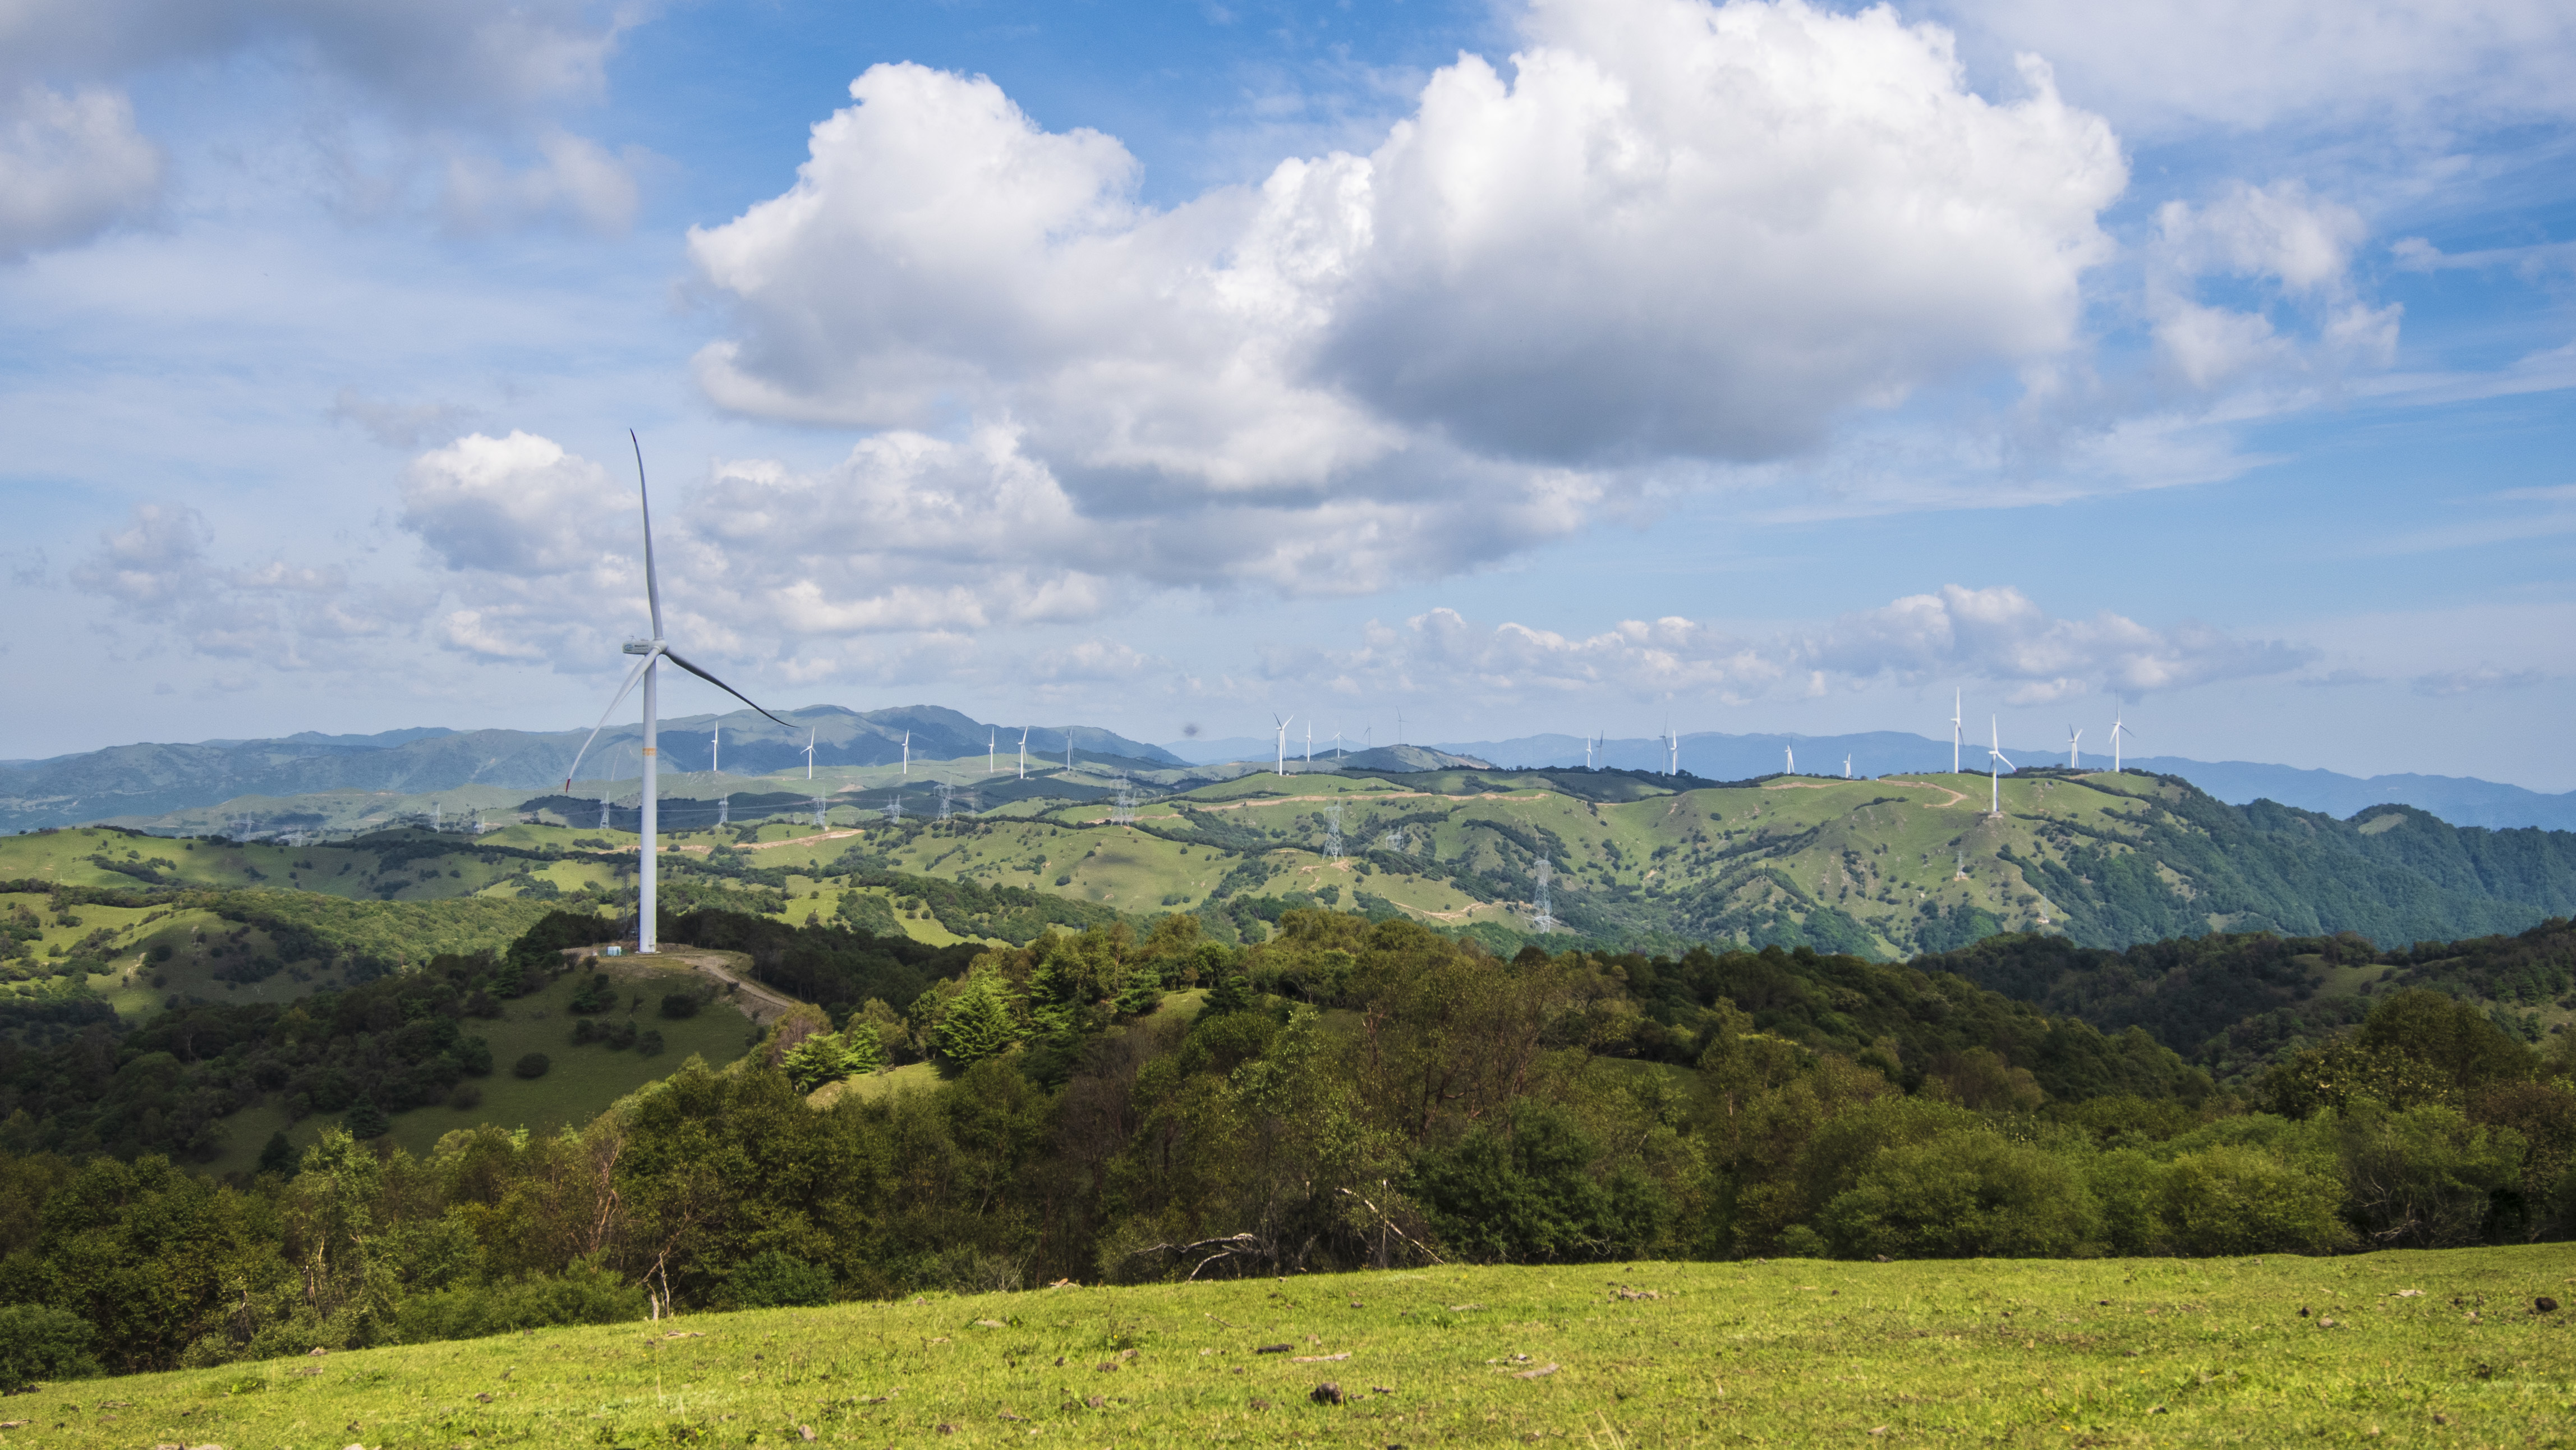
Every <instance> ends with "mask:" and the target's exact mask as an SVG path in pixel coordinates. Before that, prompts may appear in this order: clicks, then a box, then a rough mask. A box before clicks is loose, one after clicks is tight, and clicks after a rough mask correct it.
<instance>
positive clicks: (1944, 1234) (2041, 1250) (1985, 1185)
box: [1821, 1127, 2102, 1258]
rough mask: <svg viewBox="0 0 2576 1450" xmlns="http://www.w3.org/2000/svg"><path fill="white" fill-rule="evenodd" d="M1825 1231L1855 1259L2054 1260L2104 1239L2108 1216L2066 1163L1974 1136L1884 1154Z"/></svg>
mask: <svg viewBox="0 0 2576 1450" xmlns="http://www.w3.org/2000/svg"><path fill="white" fill-rule="evenodd" d="M1821 1227H1822V1228H1823V1230H1824V1233H1825V1237H1826V1238H1827V1239H1828V1240H1829V1241H1831V1242H1832V1244H1833V1246H1834V1249H1835V1251H1836V1252H1837V1253H1840V1254H1843V1255H1845V1256H1847V1257H1851V1258H1867V1257H1869V1256H1870V1255H1872V1254H1887V1255H1889V1256H1891V1257H1895V1258H1988V1257H1993V1258H2052V1257H2056V1256H2059V1255H2064V1254H2069V1253H2073V1252H2075V1251H2076V1250H2077V1249H2079V1248H2081V1247H2084V1246H2085V1245H2087V1244H2089V1243H2091V1242H2093V1241H2095V1240H2096V1239H2098V1238H2099V1237H2100V1235H2101V1231H2102V1210H2101V1206H2100V1205H2099V1204H2098V1203H2096V1202H2095V1200H2094V1198H2093V1193H2092V1190H2091V1189H2090V1188H2088V1187H2087V1186H2086V1185H2085V1183H2084V1180H2083V1178H2082V1176H2081V1175H2079V1174H2078V1173H2077V1172H2076V1171H2075V1168H2074V1166H2073V1165H2072V1164H2070V1163H2068V1162H2067V1161H2066V1160H2065V1159H2063V1158H2060V1157H2058V1156H2056V1155H2055V1154H2052V1153H2049V1152H2046V1151H2045V1150H2042V1149H2039V1148H2034V1147H2031V1146H2029V1145H2028V1144H2024V1143H2014V1142H2008V1141H2006V1140H2005V1139H2004V1138H2003V1137H2002V1136H2001V1135H2000V1134H1997V1133H1995V1132H1994V1131H1992V1130H1991V1129H1987V1128H1983V1127H1975V1128H1968V1129H1964V1130H1958V1131H1953V1132H1947V1133H1943V1134H1942V1135H1940V1136H1939V1137H1937V1138H1933V1139H1931V1140H1929V1141H1927V1142H1921V1143H1911V1144H1907V1145H1905V1146H1902V1147H1897V1148H1890V1149H1888V1150H1887V1151H1885V1152H1883V1153H1881V1154H1879V1155H1878V1157H1877V1158H1876V1159H1875V1160H1874V1161H1873V1162H1872V1163H1871V1164H1870V1165H1869V1167H1868V1168H1867V1169H1866V1170H1864V1171H1863V1172H1862V1173H1861V1175H1860V1181H1859V1182H1858V1183H1857V1184H1855V1185H1854V1186H1853V1187H1852V1188H1851V1189H1850V1190H1849V1191H1847V1192H1844V1193H1841V1194H1838V1195H1836V1196H1835V1198H1834V1200H1833V1202H1831V1203H1829V1204H1827V1205H1826V1206H1825V1212H1824V1215H1823V1219H1822V1223H1821Z"/></svg>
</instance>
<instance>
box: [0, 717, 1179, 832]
mask: <svg viewBox="0 0 2576 1450" xmlns="http://www.w3.org/2000/svg"><path fill="white" fill-rule="evenodd" d="M779 713H780V714H781V715H782V716H783V717H784V718H786V719H788V720H790V721H793V722H794V726H793V728H782V727H780V726H779V725H777V724H775V723H774V722H772V721H770V720H768V719H766V718H764V717H763V716H761V715H760V714H758V713H756V712H754V711H751V710H735V711H731V712H729V713H726V714H723V715H684V716H679V717H676V718H672V719H666V720H664V721H663V722H662V728H661V748H662V758H663V759H664V760H665V761H668V762H670V763H671V764H672V765H674V766H676V767H678V768H681V769H686V770H704V769H706V768H707V767H708V765H709V763H710V759H709V746H710V744H711V739H710V737H711V735H712V733H713V731H714V729H715V727H716V726H718V725H719V724H720V725H722V726H723V729H724V748H723V756H722V763H723V766H724V768H725V770H726V771H727V772H728V773H739V774H743V775H760V774H765V773H767V772H769V771H773V770H785V769H787V768H788V767H790V766H794V765H801V764H803V763H804V760H805V742H806V737H807V732H808V731H809V730H810V731H811V732H812V734H813V739H814V760H815V763H817V764H819V765H885V764H890V763H892V762H894V761H896V760H899V759H901V758H902V757H903V738H904V733H905V732H906V731H910V732H911V735H912V753H913V755H914V756H915V758H918V759H924V760H952V759H956V758H958V757H960V756H969V755H981V754H983V753H984V752H985V750H986V748H987V746H988V745H990V746H992V747H994V748H995V749H996V750H997V751H998V752H999V753H1000V754H1001V755H1002V756H1004V757H1005V758H1010V757H1011V756H1012V755H1013V754H1014V753H1015V752H1016V751H1017V750H1018V749H1019V744H1020V732H1019V727H1017V726H1013V727H1011V728H1010V729H1009V730H1007V731H1005V730H1003V728H1002V727H1000V726H996V725H991V724H987V723H985V722H982V721H977V720H974V719H971V718H969V717H967V716H965V715H962V714H959V713H958V712H957V711H955V710H948V709H942V708H940V707H938V706H934V705H905V706H897V707H894V708H892V709H885V710H871V711H867V712H865V713H862V712H860V711H856V710H849V709H844V708H842V707H841V706H838V705H817V706H809V707H807V708H805V709H802V710H782V711H780V712H779ZM588 733H589V732H587V731H584V730H560V731H526V730H448V729H438V728H421V729H410V730H396V731H389V732H387V733H386V734H384V735H374V736H321V735H313V734H311V733H309V732H308V733H306V734H304V735H299V736H290V737H287V738H284V739H278V740H240V741H223V742H201V743H196V744H140V745H118V746H112V747H110V748H108V749H106V750H93V751H89V752H86V753H84V754H80V755H65V756H58V757H55V758H54V759H51V760H39V761H33V762H29V763H28V764H26V765H25V766H23V767H20V768H18V769H16V770H13V771H11V772H10V773H9V774H7V775H6V776H0V830H6V831H20V830H30V829H34V828H37V827H42V826H65V825H76V824H78V823H80V822H83V821H96V820H104V819H106V818H108V817H110V816H130V815H132V816H149V815H159V814H162V813H164V812H167V811H175V810H185V809H188V808H191V807H198V806H210V805H216V804H220V803H221V802H224V801H228V800H232V799H234V798H235V797H238V796H245V795H264V796H290V795H305V794H309V793H311V792H315V791H326V790H370V791H394V792H398V793H403V794H416V793H419V792H422V791H433V790H449V789H453V788H455V787H457V786H462V785H498V786H510V787H514V788H516V787H524V788H527V789H532V790H533V789H540V788H543V787H547V786H560V785H561V784H562V783H563V779H564V774H565V772H566V771H568V770H570V769H571V768H572V764H573V755H574V752H576V751H577V750H579V749H580V748H581V744H582V740H583V738H584V737H585V736H586V735H587V734H588ZM642 733H643V728H642V726H640V725H638V724H635V723H633V722H631V721H629V722H624V723H620V724H616V725H612V726H610V727H609V728H608V729H606V730H603V731H601V732H600V736H599V740H598V743H596V744H594V745H593V746H591V751H592V754H591V756H590V758H589V759H587V760H585V761H584V762H583V763H582V767H581V769H582V774H583V775H585V776H591V775H597V774H609V773H612V772H614V771H616V770H618V769H619V768H620V767H618V766H617V764H616V762H617V761H618V760H619V758H620V752H623V766H622V770H623V772H624V773H627V774H632V773H633V771H634V761H635V747H636V745H637V744H638V743H639V740H638V737H640V736H641V735H642ZM1068 737H1069V738H1070V740H1071V743H1072V746H1073V748H1074V751H1075V754H1076V757H1077V759H1079V760H1088V761H1100V762H1112V763H1115V762H1122V761H1132V762H1135V763H1137V764H1139V765H1144V766H1176V765H1181V764H1184V763H1185V762H1183V761H1182V760H1180V759H1179V758H1178V757H1177V756H1174V755H1172V754H1171V753H1169V752H1168V751H1165V750H1163V749H1161V748H1160V747H1158V746H1153V745H1147V744H1144V743H1143V742H1141V741H1135V740H1129V739H1127V738H1126V737H1125V736H1123V735H1118V734H1115V733H1113V732H1111V731H1107V730H1101V729H1097V728H1095V727H1092V726H1088V725H1073V726H1061V725H1058V726H1042V727H1031V728H1030V730H1029V732H1028V748H1029V751H1030V753H1031V754H1032V755H1043V756H1046V757H1049V758H1052V759H1055V760H1062V759H1063V758H1064V750H1065V745H1066V743H1067V740H1068Z"/></svg>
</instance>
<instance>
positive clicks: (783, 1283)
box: [725, 1249, 832, 1309]
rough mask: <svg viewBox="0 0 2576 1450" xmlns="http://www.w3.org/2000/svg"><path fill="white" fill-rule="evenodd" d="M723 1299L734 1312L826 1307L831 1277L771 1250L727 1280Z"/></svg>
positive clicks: (787, 1254)
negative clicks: (806, 1305) (792, 1306)
mask: <svg viewBox="0 0 2576 1450" xmlns="http://www.w3.org/2000/svg"><path fill="white" fill-rule="evenodd" d="M725 1297H726V1298H727V1299H728V1300H730V1301H731V1302H732V1304H733V1306H734V1307H735V1308H737V1309H777V1308H783V1307H785V1306H788V1305H794V1304H829V1303H831V1302H832V1276H831V1275H830V1274H829V1273H826V1272H825V1271H823V1270H822V1269H819V1268H816V1267H815V1266H814V1265H812V1264H809V1263H807V1262H805V1261H804V1260H803V1259H800V1258H798V1257H796V1256H795V1255H794V1254H789V1253H783V1252H781V1251H779V1250H777V1249H770V1250H767V1251H766V1252H763V1253H761V1254H759V1255H757V1256H755V1257H754V1258H752V1259H751V1260H750V1261H749V1262H747V1263H745V1264H743V1265H742V1266H741V1267H740V1268H737V1269H735V1270H734V1271H733V1273H732V1274H730V1275H729V1276H727V1277H726V1279H725Z"/></svg>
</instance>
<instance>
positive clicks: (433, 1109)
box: [203, 958, 758, 1173]
mask: <svg viewBox="0 0 2576 1450" xmlns="http://www.w3.org/2000/svg"><path fill="white" fill-rule="evenodd" d="M601 969H602V971H603V972H604V973H605V974H606V975H608V976H609V977H611V978H612V979H614V980H615V981H616V982H617V983H618V984H619V987H620V989H621V992H622V995H623V996H624V999H625V1000H624V1001H623V1002H621V1003H620V1004H619V1005H618V1006H617V1007H616V1008H614V1009H612V1010H611V1012H610V1013H609V1014H608V1015H606V1016H604V1017H602V1018H600V1019H597V1020H599V1021H601V1022H603V1023H606V1024H609V1025H614V1024H615V1023H618V1022H621V1021H631V1022H633V1023H634V1024H635V1026H636V1028H637V1030H638V1033H639V1035H640V1034H641V1033H644V1032H652V1033H656V1034H658V1035H659V1036H660V1038H661V1044H660V1046H659V1047H658V1048H657V1049H654V1050H650V1051H647V1050H643V1049H639V1048H636V1047H625V1048H616V1047H611V1046H609V1045H608V1044H606V1043H604V1042H586V1043H575V1042H574V1041H573V1040H572V1032H573V1026H574V1024H575V1023H576V1022H578V1021H579V1020H580V1019H579V1018H577V1017H575V1016H574V1015H573V1014H572V1012H571V1011H570V1010H569V1004H570V1003H571V1000H572V995H573V992H574V991H575V989H576V988H577V986H578V985H579V979H578V978H577V977H574V976H565V977H562V978H558V979H557V980H555V981H553V982H550V983H548V984H547V985H546V986H544V987H541V988H539V989H538V990H537V991H534V992H531V993H529V994H528V995H527V996H525V997H518V998H514V999H512V1000H511V1001H509V1002H507V1003H505V1004H503V1005H502V1007H501V1015H500V1016H499V1017H497V1018H495V1019H492V1020H490V1021H478V1022H476V1023H475V1024H474V1028H473V1030H474V1032H475V1034H476V1035H478V1036H480V1037H481V1038H483V1040H484V1041H486V1042H488V1043H489V1044H491V1048H492V1061H493V1062H494V1063H495V1064H496V1065H497V1067H496V1070H495V1071H494V1072H493V1073H492V1074H491V1076H489V1077H484V1078H478V1079H475V1080H474V1091H473V1092H472V1093H471V1094H470V1095H468V1096H467V1097H465V1098H461V1099H456V1100H452V1101H450V1102H447V1103H441V1104H437V1105H433V1106H430V1107H420V1108H413V1109H411V1110H409V1111H407V1112H398V1113H395V1114H393V1115H392V1119H393V1131H392V1133H391V1134H389V1135H388V1140H389V1141H390V1142H391V1143H392V1144H393V1145H394V1146H396V1147H399V1148H403V1149H406V1150H408V1151H410V1152H412V1153H414V1154H420V1155H426V1154H427V1153H428V1152H429V1150H430V1149H431V1148H432V1147H433V1146H435V1145H436V1144H437V1142H438V1140H439V1137H440V1136H441V1135H442V1134H445V1133H448V1132H452V1131H454V1130H455V1129H458V1128H471V1127H473V1126H475V1125H476V1124H478V1123H494V1124H498V1125H500V1126H501V1127H505V1128H512V1129H522V1128H523V1129H526V1130H527V1131H529V1132H532V1133H541V1134H542V1133H552V1132H554V1131H556V1130H557V1129H559V1128H562V1127H564V1126H566V1125H568V1124H569V1125H573V1126H579V1125H580V1124H583V1123H587V1122H589V1121H590V1120H591V1119H592V1118H594V1117H596V1116H598V1115H599V1114H600V1113H602V1112H605V1111H606V1110H607V1109H608V1107H609V1105H610V1104H612V1103H615V1102H616V1101H617V1100H618V1099H619V1098H622V1097H624V1096H626V1095H627V1094H628V1093H631V1092H633V1091H635V1090H636V1089H637V1088H640V1087H642V1086H644V1085H645V1084H646V1083H650V1082H655V1081H658V1080H660V1079H662V1078H664V1077H667V1076H669V1075H670V1074H671V1073H672V1072H674V1071H676V1070H678V1068H679V1066H680V1064H682V1063H683V1062H686V1061H687V1060H688V1059H690V1058H691V1057H697V1058H701V1059H703V1060H704V1061H705V1062H706V1063H707V1065H708V1066H710V1067H721V1066H723V1065H724V1064H726V1063H729V1062H731V1061H733V1060H734V1059H735V1058H738V1057H740V1056H742V1055H743V1053H744V1052H745V1051H746V1050H748V1049H749V1047H750V1045H751V1043H752V1042H753V1041H754V1040H756V1038H757V1035H758V1034H757V1033H756V1032H755V1031H754V1030H753V1028H752V1024H751V1022H750V1020H749V1019H748V1018H746V1017H745V1016H744V1015H743V1014H742V1013H741V1012H739V1011H737V1010H735V1009H734V1007H733V1006H732V1005H731V1004H730V1003H729V1002H727V1001H726V1000H725V999H724V998H722V997H718V998H716V999H715V1000H713V1001H711V1002H709V1003H708V1004H707V1006H706V1008H705V1010H703V1011H701V1012H700V1013H699V1014H698V1015H697V1016H695V1017H688V1018H681V1019H678V1020H674V1019H671V1018H667V1017H663V1016H661V1015H660V1013H659V1011H658V1010H657V1008H658V1004H659V1003H660V1002H661V1000H662V997H663V995H664V994H665V993H669V992H677V991H685V990H688V989H690V988H693V987H697V986H699V985H701V984H702V982H703V979H702V978H699V977H698V976H696V975H695V974H694V973H691V972H688V971H685V970H681V969H677V968H673V967H670V966H665V965H659V964H658V963H656V962H655V960H654V959H650V958H627V959H624V960H623V961H615V962H603V963H602V964H601ZM639 999H640V1000H639ZM531 1052H538V1053H543V1054H545V1055H546V1057H547V1059H548V1061H549V1063H550V1064H551V1065H550V1066H549V1067H548V1069H547V1071H546V1073H545V1075H544V1076H542V1077H536V1078H523V1077H520V1076H519V1075H518V1074H517V1073H515V1072H513V1071H512V1070H511V1066H512V1064H514V1063H516V1062H518V1060H519V1059H520V1058H522V1057H524V1056H526V1055H527V1054H529V1053H531ZM345 1117H346V1115H345V1114H342V1113H316V1114H312V1115H310V1116H307V1117H305V1118H303V1119H301V1120H300V1121H294V1122H290V1121H289V1120H288V1116H287V1112H286V1109H285V1107H284V1106H283V1105H282V1104H280V1103H279V1102H277V1101H276V1100H274V1099H273V1098H272V1099H268V1100H263V1101H261V1102H259V1103H257V1104H255V1105H253V1106H251V1107H247V1108H244V1109H242V1110H241V1111H239V1112H236V1113H234V1114H232V1115H231V1116H230V1117H228V1118H226V1119H225V1123H224V1126H225V1130H226V1131H225V1144H226V1146H225V1149H224V1152H223V1154H222V1155H221V1156H220V1157H218V1158H216V1159H215V1160H214V1161H213V1162H211V1163H208V1164H205V1165H204V1167H203V1171H205V1172H208V1173H227V1172H248V1171H250V1170H251V1169H253V1168H254V1167H256V1166H257V1164H258V1162H259V1155H260V1151H261V1149H262V1148H264V1147H265V1146H266V1145H267V1143H268V1138H269V1135H270V1134H271V1133H276V1132H283V1133H285V1134H286V1140H287V1142H288V1144H289V1145H290V1146H292V1147H293V1148H294V1149H295V1151H296V1152H297V1153H298V1154H299V1155H300V1154H301V1153H302V1152H303V1150H304V1149H305V1148H307V1147H309V1146H311V1145H312V1144H313V1143H314V1141H315V1140H317V1139H319V1138H320V1137H321V1136H322V1134H323V1132H324V1131H325V1130H326V1129H329V1128H332V1127H335V1126H338V1125H339V1124H340V1123H342V1122H343V1121H344V1119H345Z"/></svg>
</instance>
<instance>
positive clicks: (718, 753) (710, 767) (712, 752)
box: [707, 722, 724, 775]
mask: <svg viewBox="0 0 2576 1450" xmlns="http://www.w3.org/2000/svg"><path fill="white" fill-rule="evenodd" d="M707 774H709V775H722V774H724V725H723V723H722V722H718V723H717V725H716V728H715V733H714V734H712V735H709V736H708V737H707Z"/></svg>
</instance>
